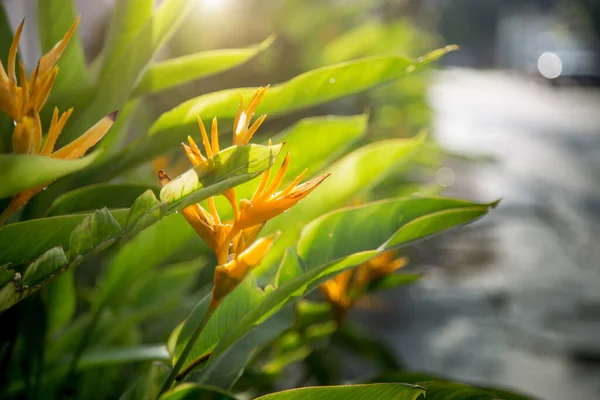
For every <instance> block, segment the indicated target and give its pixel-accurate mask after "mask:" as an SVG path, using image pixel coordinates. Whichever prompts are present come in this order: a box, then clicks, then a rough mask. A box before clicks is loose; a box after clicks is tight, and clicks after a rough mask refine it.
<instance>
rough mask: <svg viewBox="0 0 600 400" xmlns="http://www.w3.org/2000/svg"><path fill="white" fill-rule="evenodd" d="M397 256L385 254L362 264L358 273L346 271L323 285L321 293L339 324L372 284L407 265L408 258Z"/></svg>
mask: <svg viewBox="0 0 600 400" xmlns="http://www.w3.org/2000/svg"><path fill="white" fill-rule="evenodd" d="M395 255H396V251H395V250H390V251H386V252H383V253H381V254H379V255H377V256H375V257H373V258H371V259H370V260H367V261H365V262H364V263H362V264H360V265H359V266H358V267H357V268H356V271H352V270H346V271H344V272H341V273H340V274H338V275H336V276H335V277H333V278H332V279H329V280H327V281H325V282H324V283H323V284H322V285H321V287H320V289H321V292H322V293H323V295H324V296H325V299H326V300H327V301H328V302H329V303H331V305H332V306H333V311H334V314H335V318H336V320H337V322H338V323H340V322H341V321H342V320H343V318H344V316H345V315H346V313H347V311H348V310H349V309H350V308H351V307H352V305H353V304H354V303H355V301H356V300H357V299H358V298H359V296H361V295H363V294H364V292H365V290H366V289H367V287H368V286H369V284H370V283H371V282H373V281H375V280H377V279H380V278H383V277H384V276H386V275H389V274H391V273H393V272H394V271H396V270H397V269H399V268H402V267H403V266H405V265H406V264H407V262H408V259H407V258H406V257H399V258H394V257H395Z"/></svg>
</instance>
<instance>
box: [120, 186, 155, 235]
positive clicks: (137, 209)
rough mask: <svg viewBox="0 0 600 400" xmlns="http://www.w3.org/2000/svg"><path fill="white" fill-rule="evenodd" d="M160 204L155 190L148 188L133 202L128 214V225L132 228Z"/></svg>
mask: <svg viewBox="0 0 600 400" xmlns="http://www.w3.org/2000/svg"><path fill="white" fill-rule="evenodd" d="M159 204H160V201H158V199H157V198H156V195H155V194H154V192H153V191H152V190H150V189H148V190H146V191H145V192H144V193H142V194H141V195H140V196H138V198H137V199H135V201H134V202H133V205H132V206H131V209H130V210H129V214H127V223H126V225H125V226H126V227H127V228H131V227H133V226H134V225H135V224H137V223H138V221H139V220H140V218H142V217H143V216H144V215H146V214H148V213H150V211H151V210H152V209H154V208H155V207H156V206H158V205H159Z"/></svg>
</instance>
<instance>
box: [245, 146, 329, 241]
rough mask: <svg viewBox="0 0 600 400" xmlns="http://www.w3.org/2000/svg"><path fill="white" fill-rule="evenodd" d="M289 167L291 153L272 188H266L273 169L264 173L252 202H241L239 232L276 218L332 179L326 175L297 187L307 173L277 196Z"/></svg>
mask: <svg viewBox="0 0 600 400" xmlns="http://www.w3.org/2000/svg"><path fill="white" fill-rule="evenodd" d="M289 165H290V154H289V153H288V154H287V155H286V156H285V158H284V160H283V163H282V164H281V168H279V171H277V175H276V176H275V178H274V179H273V181H272V182H271V184H269V185H267V184H268V182H269V176H270V169H268V170H266V171H265V172H264V173H263V176H262V179H261V181H260V183H259V185H258V187H257V188H256V191H255V192H254V195H252V198H251V199H250V200H246V199H243V200H242V201H241V202H240V215H239V218H238V220H236V223H237V224H238V226H239V227H240V229H246V228H249V227H251V226H254V225H258V224H261V223H263V222H265V221H267V220H270V219H272V218H275V217H276V216H278V215H279V214H281V213H283V212H284V211H286V210H288V209H290V208H291V207H292V206H294V205H295V204H296V203H298V202H299V201H300V200H302V199H303V198H305V197H306V196H308V194H309V193H310V192H312V191H313V190H314V189H315V188H316V187H317V186H319V185H320V184H321V183H322V182H323V181H324V180H325V179H326V178H327V177H328V176H329V175H330V174H325V175H322V176H320V177H318V178H315V179H312V180H310V181H307V182H304V183H302V184H300V185H298V183H299V182H300V181H301V180H302V178H303V177H304V174H305V173H306V170H304V171H303V172H302V173H301V174H300V175H298V176H297V177H296V179H294V180H293V181H292V182H291V183H290V184H289V185H288V186H287V187H286V188H285V189H283V190H282V191H280V192H277V193H276V192H275V191H276V190H277V189H278V188H279V186H280V185H281V183H282V182H283V179H284V178H285V174H286V172H287V170H288V168H289Z"/></svg>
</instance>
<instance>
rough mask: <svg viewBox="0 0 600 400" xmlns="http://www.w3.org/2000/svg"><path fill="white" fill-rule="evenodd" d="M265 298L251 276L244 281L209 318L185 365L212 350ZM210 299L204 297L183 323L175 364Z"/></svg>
mask: <svg viewBox="0 0 600 400" xmlns="http://www.w3.org/2000/svg"><path fill="white" fill-rule="evenodd" d="M264 296H265V294H264V292H263V291H262V290H260V289H259V288H258V286H256V280H255V279H253V278H252V277H249V278H247V279H244V281H243V282H242V284H240V285H239V286H238V287H237V288H236V289H235V290H234V291H233V292H232V293H231V294H230V295H229V296H227V297H226V298H225V300H223V303H222V304H221V305H220V306H219V307H218V308H217V311H216V312H215V313H214V314H213V316H212V317H211V318H210V320H209V322H208V324H207V325H206V327H205V328H204V330H203V331H202V334H201V335H200V337H199V338H198V340H197V341H196V344H195V345H194V347H193V348H192V351H191V352H190V354H189V356H188V358H187V360H186V364H188V363H190V362H192V361H193V360H195V359H197V358H199V357H200V356H202V355H205V354H207V353H208V352H210V351H212V350H213V348H214V347H215V346H216V345H217V343H218V342H219V340H220V339H221V338H222V337H223V335H225V334H226V333H227V332H229V331H230V330H231V329H232V328H233V327H234V326H235V325H236V324H237V323H238V322H239V320H240V319H241V318H242V317H243V316H244V315H246V313H247V312H248V311H249V310H251V309H252V308H254V307H256V306H258V304H260V302H261V301H262V300H263V299H264ZM209 297H210V296H207V297H206V298H204V299H203V300H202V301H201V302H200V303H198V305H197V306H196V308H195V309H194V311H192V314H191V315H190V316H189V317H188V319H187V320H186V321H185V323H184V324H183V327H182V328H181V331H179V330H178V331H177V332H178V335H177V344H176V347H175V354H174V357H173V358H174V361H173V362H174V363H175V362H177V360H178V358H179V356H180V354H181V352H182V351H183V349H184V347H185V346H186V345H187V343H188V341H189V338H190V336H192V334H193V332H194V330H195V329H196V327H197V326H198V324H199V323H200V321H201V320H202V317H203V316H204V313H205V311H206V309H207V307H208V303H209V300H210V299H209ZM170 340H173V339H170Z"/></svg>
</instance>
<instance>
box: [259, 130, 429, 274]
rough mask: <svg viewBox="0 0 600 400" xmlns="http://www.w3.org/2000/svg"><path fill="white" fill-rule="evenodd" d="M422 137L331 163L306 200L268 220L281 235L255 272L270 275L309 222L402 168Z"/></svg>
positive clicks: (389, 142) (362, 150) (368, 148)
mask: <svg viewBox="0 0 600 400" xmlns="http://www.w3.org/2000/svg"><path fill="white" fill-rule="evenodd" d="M423 140H424V136H416V137H414V138H411V139H390V140H382V141H378V142H374V143H371V144H369V145H366V146H363V147H361V148H359V149H358V150H355V151H354V152H352V153H350V154H348V155H347V156H345V157H344V158H342V159H340V160H339V161H337V162H336V163H334V164H333V165H332V166H331V167H329V168H327V169H326V171H327V172H330V173H331V176H329V178H327V179H326V180H325V181H324V182H323V183H322V184H321V185H320V186H319V187H318V188H316V189H315V190H314V191H313V192H312V193H311V194H310V195H309V196H308V197H306V198H305V199H303V200H302V202H300V203H299V204H297V205H295V206H294V207H293V208H292V209H291V210H289V211H288V212H287V213H285V214H282V215H280V216H278V217H277V218H275V219H274V220H272V221H270V222H269V224H268V225H267V227H266V231H267V232H268V231H270V230H275V229H280V230H281V231H282V234H281V236H280V237H279V238H278V239H277V241H276V242H275V243H274V244H273V247H272V248H271V250H270V251H269V254H267V256H266V257H265V259H264V260H263V262H262V263H261V265H260V266H259V267H258V268H257V269H256V270H255V274H257V275H258V276H261V275H264V274H267V276H268V275H270V274H273V273H274V271H273V266H274V265H276V263H277V262H279V259H280V257H281V256H282V254H283V252H284V251H285V249H286V248H287V247H290V246H294V245H295V243H296V242H297V241H298V238H299V237H300V232H301V230H302V228H303V227H304V226H305V225H306V224H307V223H309V222H310V221H311V220H312V219H314V218H317V217H319V216H321V215H323V214H325V213H327V212H329V211H331V210H333V209H336V208H338V207H341V206H344V205H346V204H348V202H349V201H350V200H351V199H352V198H353V197H355V196H357V195H358V194H359V193H361V192H363V191H366V190H368V189H369V188H370V187H373V186H374V185H376V184H377V182H378V181H379V180H381V179H382V178H383V177H385V176H386V175H387V174H388V173H389V172H390V171H391V170H392V169H400V168H403V167H404V166H405V165H406V164H407V163H408V162H409V161H411V160H412V158H413V156H414V155H415V154H416V151H417V150H418V149H419V148H420V147H421V145H422V144H423Z"/></svg>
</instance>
